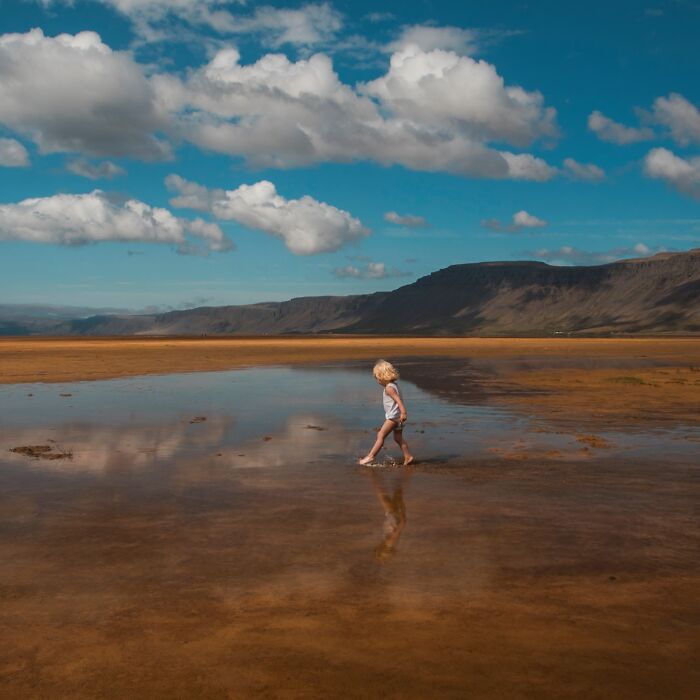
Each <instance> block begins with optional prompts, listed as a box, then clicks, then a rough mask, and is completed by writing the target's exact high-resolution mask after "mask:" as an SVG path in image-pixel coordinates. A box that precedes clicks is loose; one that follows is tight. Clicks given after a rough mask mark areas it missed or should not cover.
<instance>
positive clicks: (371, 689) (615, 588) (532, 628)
mask: <svg viewBox="0 0 700 700" xmlns="http://www.w3.org/2000/svg"><path fill="white" fill-rule="evenodd" d="M378 355H385V356H388V357H391V358H394V357H397V358H403V359H402V360H401V361H400V362H399V365H400V368H401V371H402V382H403V388H404V392H405V395H406V397H407V398H408V399H409V400H410V405H409V421H410V423H411V426H410V438H409V439H410V441H411V445H412V448H413V450H414V452H415V453H416V454H417V455H418V456H419V462H418V463H417V464H416V465H415V468H413V469H402V468H396V467H394V466H392V465H394V464H395V460H392V458H391V454H390V453H391V450H392V447H393V446H391V445H390V446H389V447H388V449H387V455H386V458H385V457H383V458H382V460H381V462H380V467H379V468H377V469H364V468H360V467H358V466H357V465H356V464H355V460H356V458H357V456H359V455H360V454H362V452H361V450H366V448H367V444H368V441H369V440H370V439H371V435H372V429H373V427H374V425H375V424H376V422H377V421H376V418H377V415H376V414H377V412H378V410H379V408H380V406H379V402H378V396H377V387H376V386H375V385H373V384H372V381H371V377H368V371H367V364H368V363H369V362H371V360H372V359H374V358H375V357H377V356H378ZM341 358H344V359H345V360H346V361H345V362H332V361H336V360H339V359H341ZM358 360H360V362H358ZM257 365H275V366H259V367H258V366H257ZM277 365H279V366H277ZM699 365H700V339H687V340H655V339H644V340H636V339H635V340H581V339H577V340H568V339H562V340H559V339H556V340H541V339H538V340H535V339H524V340H520V339H518V340H492V339H395V338H382V339H375V338H352V339H345V338H342V339H337V338H321V339H317V338H314V339H307V338H295V339H286V338H285V339H232V340H228V339H226V340H202V341H199V340H172V339H167V340H151V339H145V340H143V339H138V340H131V339H125V340H114V339H109V340H74V339H70V340H45V339H40V340H35V339H31V340H26V341H25V340H21V341H20V340H15V339H13V340H5V341H0V371H1V372H2V373H3V380H2V381H3V383H4V385H3V386H0V414H2V415H3V421H2V422H0V698H2V700H5V698H7V699H8V700H10V699H11V700H14V699H15V698H21V699H22V700H24V699H25V698H26V699H29V700H34V699H36V700H44V699H45V698H51V699H53V698H61V699H62V698H72V699H75V700H83V699H85V700H93V698H114V699H115V700H117V699H119V700H121V698H127V697H128V698H163V700H165V699H168V700H170V699H171V698H182V699H183V700H184V699H187V700H190V699H191V698H205V699H208V698H211V699H217V700H218V699H226V700H229V699H230V700H238V699H239V698H240V699H247V698H290V699H297V698H318V697H322V698H325V697H334V698H335V697H337V698H358V699H360V698H361V699H362V700H365V699H366V698H369V699H373V698H392V699H393V698H396V699H398V698H401V699H402V700H403V699H410V700H412V699H414V698H415V699H416V700H419V699H420V700H423V699H424V698H431V699H432V698H438V699H442V698H449V699H452V698H454V699H455V700H463V699H464V698H470V699H472V698H473V699H475V700H481V699H484V700H491V699H492V698H504V699H505V698H507V699H508V700H510V699H511V698H512V699H516V700H517V699H520V698H522V699H526V698H527V699H530V698H533V699H537V700H549V699H551V700H555V699H556V700H561V699H568V698H572V699H573V698H586V700H608V698H615V700H666V699H667V698H672V699H673V700H696V698H697V697H698V692H697V689H698V687H700V669H699V668H698V664H697V659H698V658H699V655H700V599H699V598H698V595H697V591H698V590H700V560H699V559H698V552H699V551H700V526H699V525H698V522H700V510H699V509H698V504H699V503H700V460H699V459H698V458H697V454H698V450H696V449H694V447H695V446H696V445H697V446H698V448H700V414H699V413H698V411H697V408H698V396H699V395H700V391H699V390H700V385H699V384H698V383H697V382H698V380H700V372H698V371H697V367H698V366H699ZM243 366H248V367H249V368H248V369H242V370H241V371H233V372H226V371H223V370H226V369H229V368H231V367H243ZM196 370H199V371H200V372H201V373H200V374H169V375H167V376H165V373H167V372H194V371H196ZM205 370H217V372H207V371H205ZM132 375H139V376H132ZM149 375H152V376H149ZM157 375H163V376H157ZM19 377H23V378H24V381H32V382H37V383H36V384H33V385H32V387H31V388H27V387H26V386H22V385H18V384H12V381H13V380H14V381H19V379H18V378H19ZM106 377H110V378H120V381H117V382H111V381H109V382H100V381H94V382H84V381H79V380H85V379H90V378H92V379H95V378H106ZM69 380H75V383H72V384H67V382H68V381H69ZM56 382H59V383H60V384H61V386H57V385H56ZM394 452H396V450H395V449H394ZM54 454H56V455H61V456H62V458H60V459H59V458H52V457H51V455H54Z"/></svg>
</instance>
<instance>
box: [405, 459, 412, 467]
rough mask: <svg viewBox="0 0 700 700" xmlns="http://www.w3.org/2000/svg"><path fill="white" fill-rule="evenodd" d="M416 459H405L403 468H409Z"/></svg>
mask: <svg viewBox="0 0 700 700" xmlns="http://www.w3.org/2000/svg"><path fill="white" fill-rule="evenodd" d="M413 460H414V457H409V458H408V459H404V461H403V466H404V467H407V466H408V465H409V464H413Z"/></svg>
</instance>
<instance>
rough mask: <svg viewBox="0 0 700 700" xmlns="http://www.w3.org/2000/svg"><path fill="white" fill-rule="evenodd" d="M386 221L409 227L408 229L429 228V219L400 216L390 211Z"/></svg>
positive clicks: (410, 215)
mask: <svg viewBox="0 0 700 700" xmlns="http://www.w3.org/2000/svg"><path fill="white" fill-rule="evenodd" d="M384 221H388V222H389V223H390V224H395V225H396V226H407V227H408V228H425V227H426V226H429V224H428V221H427V219H425V217H423V216H415V215H413V214H398V213H397V212H395V211H388V212H386V213H385V214H384Z"/></svg>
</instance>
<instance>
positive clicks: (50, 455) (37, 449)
mask: <svg viewBox="0 0 700 700" xmlns="http://www.w3.org/2000/svg"><path fill="white" fill-rule="evenodd" d="M10 452H14V453H15V454H20V455H25V456H26V457H33V458H34V459H50V460H53V459H72V458H73V453H72V452H70V451H63V450H60V449H58V448H57V447H56V446H55V445H20V446H19V447H11V448H10Z"/></svg>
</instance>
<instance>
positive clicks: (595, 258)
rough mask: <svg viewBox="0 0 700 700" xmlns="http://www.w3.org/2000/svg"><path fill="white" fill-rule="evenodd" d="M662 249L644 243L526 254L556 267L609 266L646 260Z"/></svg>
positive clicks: (546, 250) (570, 248)
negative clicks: (602, 248) (608, 247)
mask: <svg viewBox="0 0 700 700" xmlns="http://www.w3.org/2000/svg"><path fill="white" fill-rule="evenodd" d="M661 251H662V249H661V248H656V249H654V250H652V249H651V248H649V246H647V245H645V244H644V243H637V244H636V245H634V246H631V247H619V248H611V249H609V250H598V251H586V250H580V249H578V248H574V247H573V246H568V245H565V246H562V247H561V248H557V249H554V250H550V249H548V248H540V249H539V250H534V251H529V252H526V253H525V254H526V255H528V256H532V257H534V258H536V259H538V260H544V261H545V262H549V263H554V264H555V265H607V264H608V263H611V262H615V261H617V260H621V259H624V258H646V257H648V256H650V255H653V254H655V253H659V252H661Z"/></svg>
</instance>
